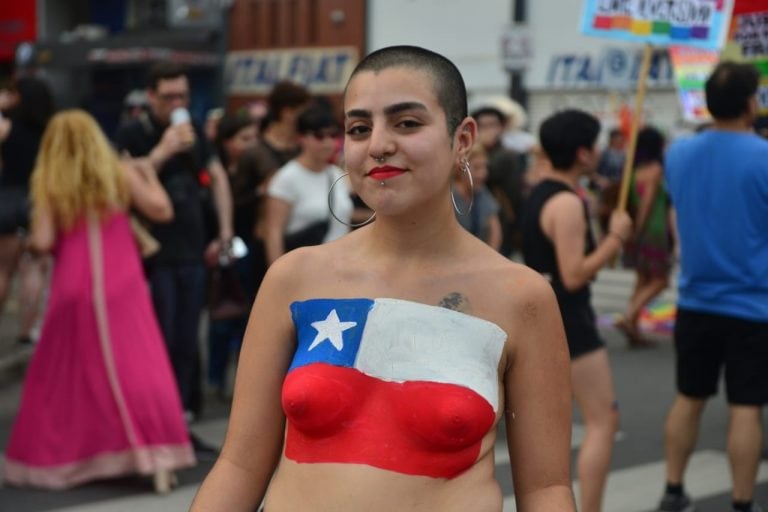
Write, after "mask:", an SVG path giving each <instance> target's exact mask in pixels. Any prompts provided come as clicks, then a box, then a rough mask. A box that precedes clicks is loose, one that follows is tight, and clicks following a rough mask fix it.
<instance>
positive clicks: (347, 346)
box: [289, 299, 374, 371]
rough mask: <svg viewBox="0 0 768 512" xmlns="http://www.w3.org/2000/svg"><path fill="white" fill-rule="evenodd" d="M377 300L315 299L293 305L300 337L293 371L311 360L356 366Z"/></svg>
mask: <svg viewBox="0 0 768 512" xmlns="http://www.w3.org/2000/svg"><path fill="white" fill-rule="evenodd" d="M373 304H374V301H373V300H370V299H312V300H307V301H303V302H294V303H293V304H291V317H292V318H293V324H294V326H295V328H296V335H297V339H298V343H297V348H296V354H295V355H294V358H293V362H292V364H291V367H290V368H289V371H290V370H293V369H294V368H298V367H300V366H305V365H308V364H311V363H327V364H332V365H336V366H346V367H350V368H351V367H353V366H354V364H355V360H356V358H357V353H358V350H359V349H360V341H361V339H362V337H363V331H364V330H365V323H366V321H367V320H368V313H369V312H370V311H371V308H372V307H373Z"/></svg>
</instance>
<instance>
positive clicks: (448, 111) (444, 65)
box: [345, 45, 467, 135]
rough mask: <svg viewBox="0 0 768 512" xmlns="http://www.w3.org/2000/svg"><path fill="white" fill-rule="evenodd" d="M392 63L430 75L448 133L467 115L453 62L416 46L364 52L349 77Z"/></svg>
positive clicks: (464, 94)
mask: <svg viewBox="0 0 768 512" xmlns="http://www.w3.org/2000/svg"><path fill="white" fill-rule="evenodd" d="M396 67H407V68H411V69H415V70H420V71H424V72H426V73H427V74H429V75H430V76H431V77H432V84H433V86H434V93H435V96H436V97H437V102H438V103H439V104H440V107H441V108H442V109H443V112H445V119H446V121H447V125H448V134H449V135H453V134H454V133H455V132H456V128H458V126H459V124H461V122H462V121H463V120H464V119H465V118H466V117H467V88H466V86H465V85H464V79H463V78H462V77H461V73H460V72H459V69H458V68H457V67H456V65H455V64H454V63H453V62H451V61H450V60H448V59H447V58H445V57H443V56H442V55H440V54H439V53H435V52H433V51H431V50H427V49H425V48H420V47H418V46H406V45H402V46H389V47H386V48H382V49H380V50H376V51H375V52H373V53H370V54H368V55H367V56H365V57H364V58H363V60H361V61H360V62H359V63H358V64H357V66H356V67H355V69H354V71H352V75H351V76H350V78H349V80H350V81H352V78H354V77H355V75H357V74H358V73H362V72H364V71H372V72H374V73H378V72H379V71H383V70H385V69H388V68H396ZM347 84H349V82H347ZM345 95H346V91H345Z"/></svg>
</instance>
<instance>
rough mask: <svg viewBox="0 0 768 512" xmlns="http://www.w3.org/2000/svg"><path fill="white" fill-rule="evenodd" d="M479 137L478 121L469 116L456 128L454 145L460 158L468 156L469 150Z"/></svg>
mask: <svg viewBox="0 0 768 512" xmlns="http://www.w3.org/2000/svg"><path fill="white" fill-rule="evenodd" d="M475 139H477V123H476V122H475V120H474V119H473V118H471V117H469V116H467V117H465V118H464V120H463V121H462V122H461V124H459V126H458V128H456V135H455V136H454V145H455V147H456V152H457V154H458V157H459V159H462V158H466V157H467V155H469V151H470V150H471V149H472V146H474V144H475Z"/></svg>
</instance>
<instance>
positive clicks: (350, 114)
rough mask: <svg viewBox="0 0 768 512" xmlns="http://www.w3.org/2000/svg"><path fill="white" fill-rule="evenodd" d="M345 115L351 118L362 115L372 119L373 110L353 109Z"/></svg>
mask: <svg viewBox="0 0 768 512" xmlns="http://www.w3.org/2000/svg"><path fill="white" fill-rule="evenodd" d="M344 117H345V118H347V119H349V118H350V117H362V118H364V119H370V118H371V112H370V110H363V109H352V110H350V111H349V112H347V113H346V114H344Z"/></svg>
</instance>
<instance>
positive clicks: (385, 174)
mask: <svg viewBox="0 0 768 512" xmlns="http://www.w3.org/2000/svg"><path fill="white" fill-rule="evenodd" d="M404 172H405V169H401V168H399V167H393V166H391V165H382V166H381V167H374V168H373V169H371V170H370V171H368V177H369V178H373V179H375V180H378V181H383V180H388V179H390V178H394V177H396V176H400V175H401V174H403V173H404Z"/></svg>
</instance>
